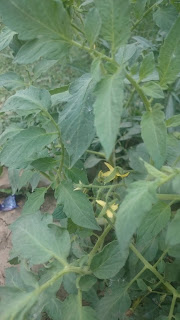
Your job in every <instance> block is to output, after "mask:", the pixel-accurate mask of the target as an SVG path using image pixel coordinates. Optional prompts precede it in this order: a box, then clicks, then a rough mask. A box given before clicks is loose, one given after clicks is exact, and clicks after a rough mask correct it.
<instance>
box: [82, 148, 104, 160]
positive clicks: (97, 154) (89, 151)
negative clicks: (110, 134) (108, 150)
mask: <svg viewBox="0 0 180 320" xmlns="http://www.w3.org/2000/svg"><path fill="white" fill-rule="evenodd" d="M86 152H87V153H92V154H95V155H96V156H99V157H102V158H105V159H106V156H105V154H104V153H102V152H97V151H93V150H86Z"/></svg>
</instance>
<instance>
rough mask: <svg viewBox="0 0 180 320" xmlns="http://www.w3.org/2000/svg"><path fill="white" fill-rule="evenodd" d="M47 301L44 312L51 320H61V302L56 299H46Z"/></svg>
mask: <svg viewBox="0 0 180 320" xmlns="http://www.w3.org/2000/svg"><path fill="white" fill-rule="evenodd" d="M48 300H49V301H48V303H47V304H46V306H45V309H44V311H45V312H46V313H47V314H48V316H49V317H50V318H52V319H53V320H61V319H62V318H61V309H62V302H61V301H60V300H59V299H57V298H56V297H48Z"/></svg>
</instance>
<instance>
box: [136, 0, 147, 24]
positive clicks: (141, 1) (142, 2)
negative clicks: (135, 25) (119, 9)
mask: <svg viewBox="0 0 180 320" xmlns="http://www.w3.org/2000/svg"><path fill="white" fill-rule="evenodd" d="M146 3H147V0H138V1H135V3H134V1H133V4H134V7H133V11H134V13H135V16H136V19H138V20H139V19H140V18H141V16H142V14H143V12H144V10H145V7H146Z"/></svg>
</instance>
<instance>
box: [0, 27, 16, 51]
mask: <svg viewBox="0 0 180 320" xmlns="http://www.w3.org/2000/svg"><path fill="white" fill-rule="evenodd" d="M14 35H15V32H14V31H12V30H10V29H8V28H7V27H4V28H3V29H2V30H1V33H0V51H1V50H3V49H5V48H6V47H7V46H8V45H9V44H10V42H11V41H12V39H13V37H14Z"/></svg>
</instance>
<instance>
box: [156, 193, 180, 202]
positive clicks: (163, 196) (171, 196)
mask: <svg viewBox="0 0 180 320" xmlns="http://www.w3.org/2000/svg"><path fill="white" fill-rule="evenodd" d="M157 198H158V199H159V200H167V201H168V200H169V201H171V200H177V201H178V200H180V195H179V194H157Z"/></svg>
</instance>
